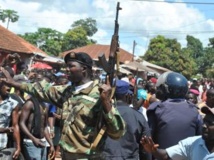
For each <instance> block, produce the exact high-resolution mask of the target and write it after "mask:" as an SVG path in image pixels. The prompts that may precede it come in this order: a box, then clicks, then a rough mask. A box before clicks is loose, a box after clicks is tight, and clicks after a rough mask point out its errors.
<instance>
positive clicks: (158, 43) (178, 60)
mask: <svg viewBox="0 0 214 160" xmlns="http://www.w3.org/2000/svg"><path fill="white" fill-rule="evenodd" d="M143 59H145V60H147V61H149V62H151V63H153V64H157V65H159V66H162V67H165V68H168V69H170V70H172V71H175V72H180V73H182V74H183V75H184V76H186V77H187V78H190V77H191V75H192V73H193V68H194V67H195V62H194V61H193V59H192V58H191V56H190V53H189V52H185V50H182V48H181V45H180V43H178V42H177V40H176V39H167V38H165V37H163V36H160V35H159V36H157V37H156V38H153V39H151V40H150V44H149V47H148V50H147V52H146V53H145V55H144V56H143Z"/></svg>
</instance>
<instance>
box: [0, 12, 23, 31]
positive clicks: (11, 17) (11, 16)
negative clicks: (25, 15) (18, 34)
mask: <svg viewBox="0 0 214 160" xmlns="http://www.w3.org/2000/svg"><path fill="white" fill-rule="evenodd" d="M18 19H19V16H18V15H17V12H16V11H14V10H10V9H5V10H1V11H0V20H1V21H2V22H6V21H7V28H8V27H9V23H10V22H13V23H14V22H17V21H18Z"/></svg>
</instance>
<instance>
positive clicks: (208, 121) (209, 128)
mask: <svg viewBox="0 0 214 160" xmlns="http://www.w3.org/2000/svg"><path fill="white" fill-rule="evenodd" d="M201 112H202V113H204V114H205V117H204V119H203V120H204V122H203V123H204V124H203V130H202V138H203V139H204V140H205V142H208V143H210V142H212V143H213V142H214V108H210V107H207V106H205V107H202V108H201Z"/></svg>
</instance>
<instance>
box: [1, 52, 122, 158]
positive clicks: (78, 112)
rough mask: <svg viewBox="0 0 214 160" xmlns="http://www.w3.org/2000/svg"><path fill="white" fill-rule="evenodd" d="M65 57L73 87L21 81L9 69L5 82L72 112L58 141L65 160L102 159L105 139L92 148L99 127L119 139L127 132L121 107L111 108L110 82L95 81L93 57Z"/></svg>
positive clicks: (44, 82) (82, 54) (83, 54)
mask: <svg viewBox="0 0 214 160" xmlns="http://www.w3.org/2000/svg"><path fill="white" fill-rule="evenodd" d="M64 60H65V63H66V65H67V72H68V78H69V80H70V81H71V82H72V85H71V86H50V85H49V84H48V83H47V82H46V81H42V82H38V83H33V84H30V83H22V84H19V83H16V82H14V81H13V79H12V78H11V77H10V76H9V74H8V73H7V71H5V70H4V69H3V68H2V69H1V70H2V71H3V73H4V74H5V76H6V81H5V82H6V83H8V84H10V85H12V86H14V87H17V88H20V89H22V90H24V91H26V92H28V93H30V94H31V95H34V96H36V97H38V98H39V99H41V100H42V101H46V102H49V103H52V104H54V105H56V106H61V107H62V108H63V110H65V111H68V112H69V115H68V116H67V118H66V120H65V122H64V126H63V130H62V135H61V140H60V142H59V144H60V147H61V152H62V159H63V160H66V159H69V160H72V159H101V158H100V157H99V155H100V154H99V153H100V151H99V150H100V149H102V141H104V139H105V138H104V137H103V138H102V140H101V142H100V143H99V145H98V146H97V149H96V150H91V148H90V147H91V144H92V143H93V141H94V139H95V137H96V136H97V134H98V132H99V129H100V127H101V126H102V125H103V124H104V125H105V126H106V128H107V129H106V132H105V133H106V134H107V135H108V136H110V137H111V138H113V139H119V138H120V137H121V136H122V135H123V134H124V130H125V123H124V121H123V119H122V118H121V116H120V114H119V112H118V110H117V109H116V108H114V107H112V104H111V98H110V97H111V87H110V85H107V84H103V85H102V86H100V87H99V85H98V81H96V80H95V81H93V80H92V65H93V61H92V59H91V57H90V56H89V55H88V54H86V53H83V52H79V53H74V52H72V53H68V54H67V55H65V57H64ZM101 117H102V118H101ZM100 123H102V124H100Z"/></svg>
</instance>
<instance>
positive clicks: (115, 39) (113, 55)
mask: <svg viewBox="0 0 214 160" xmlns="http://www.w3.org/2000/svg"><path fill="white" fill-rule="evenodd" d="M121 9H122V8H120V2H117V8H116V19H115V27H114V34H113V36H112V39H111V46H110V53H109V59H108V62H107V60H106V58H105V55H104V54H103V53H101V54H100V55H99V56H98V59H99V63H100V65H101V66H102V68H103V70H104V71H105V72H106V73H107V76H108V77H109V82H110V85H111V86H114V85H113V80H114V77H115V64H116V63H117V72H118V70H119V58H118V56H119V36H118V33H119V24H118V14H119V10H121Z"/></svg>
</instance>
